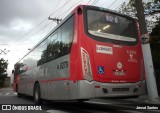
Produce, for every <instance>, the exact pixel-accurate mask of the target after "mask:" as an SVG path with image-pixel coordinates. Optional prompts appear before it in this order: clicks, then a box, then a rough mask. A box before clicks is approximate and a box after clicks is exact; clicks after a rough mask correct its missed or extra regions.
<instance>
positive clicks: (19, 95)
mask: <svg viewBox="0 0 160 113" xmlns="http://www.w3.org/2000/svg"><path fill="white" fill-rule="evenodd" d="M16 92H17V96H18V97H22V94H21V93H19V92H18V85H16Z"/></svg>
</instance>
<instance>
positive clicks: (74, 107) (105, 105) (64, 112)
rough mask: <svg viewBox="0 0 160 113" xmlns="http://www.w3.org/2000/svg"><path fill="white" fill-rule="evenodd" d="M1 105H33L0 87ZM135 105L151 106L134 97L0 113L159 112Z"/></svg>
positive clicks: (158, 112)
mask: <svg viewBox="0 0 160 113" xmlns="http://www.w3.org/2000/svg"><path fill="white" fill-rule="evenodd" d="M2 105H9V106H10V105H11V107H12V109H13V108H14V109H17V108H18V107H17V106H20V107H21V108H19V109H22V107H23V108H25V106H26V107H27V109H28V105H29V106H35V105H34V102H33V98H32V97H29V96H23V97H21V98H19V97H17V93H15V92H13V91H12V89H11V88H5V89H0V107H2ZM13 106H16V107H17V108H16V107H13ZM137 106H142V107H147V106H149V107H152V106H153V105H150V104H148V105H146V104H144V103H143V102H139V101H137V100H136V99H123V100H122V99H114V100H113V99H112V100H111V99H92V100H90V101H86V102H83V103H78V102H45V103H44V105H43V106H40V107H41V108H42V109H43V110H39V111H36V110H30V111H27V110H23V112H22V111H21V110H0V113H160V110H153V109H152V110H137V109H136V108H137ZM155 106H157V105H155ZM38 107H39V106H38ZM159 107H160V106H158V108H159ZM159 109H160V108H159Z"/></svg>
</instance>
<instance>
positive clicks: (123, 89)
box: [112, 88, 129, 92]
mask: <svg viewBox="0 0 160 113" xmlns="http://www.w3.org/2000/svg"><path fill="white" fill-rule="evenodd" d="M112 91H113V92H119V91H129V88H113V89H112Z"/></svg>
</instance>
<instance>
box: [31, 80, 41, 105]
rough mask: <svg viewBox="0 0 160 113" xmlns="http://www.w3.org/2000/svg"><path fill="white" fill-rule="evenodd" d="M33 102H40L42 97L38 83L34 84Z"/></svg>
mask: <svg viewBox="0 0 160 113" xmlns="http://www.w3.org/2000/svg"><path fill="white" fill-rule="evenodd" d="M33 97H34V103H35V104H37V105H40V104H42V99H41V91H40V86H39V84H38V83H36V84H35V86H34V94H33Z"/></svg>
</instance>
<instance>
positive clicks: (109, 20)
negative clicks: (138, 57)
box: [87, 10, 137, 42]
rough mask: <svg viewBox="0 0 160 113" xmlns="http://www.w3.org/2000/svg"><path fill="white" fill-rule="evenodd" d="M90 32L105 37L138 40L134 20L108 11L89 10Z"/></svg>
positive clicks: (88, 28) (117, 39)
mask: <svg viewBox="0 0 160 113" xmlns="http://www.w3.org/2000/svg"><path fill="white" fill-rule="evenodd" d="M87 30H88V33H89V34H91V35H93V36H96V37H100V38H105V39H110V40H112V39H113V40H116V41H123V42H136V41H137V38H136V37H137V33H136V24H135V22H133V20H131V19H129V18H125V17H122V16H119V15H115V14H112V13H108V12H101V11H96V10H87Z"/></svg>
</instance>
